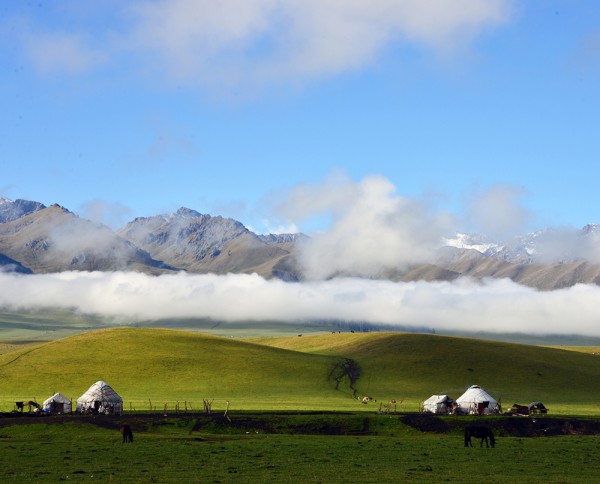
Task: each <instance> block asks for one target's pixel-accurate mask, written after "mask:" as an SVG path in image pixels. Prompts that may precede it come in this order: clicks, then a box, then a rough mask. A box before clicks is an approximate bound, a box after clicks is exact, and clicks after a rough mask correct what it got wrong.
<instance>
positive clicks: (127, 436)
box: [119, 424, 133, 444]
mask: <svg viewBox="0 0 600 484" xmlns="http://www.w3.org/2000/svg"><path fill="white" fill-rule="evenodd" d="M119 432H121V435H122V436H123V443H126V442H131V443H132V444H133V432H132V431H131V427H130V426H129V425H127V424H123V425H121V428H120V429H119Z"/></svg>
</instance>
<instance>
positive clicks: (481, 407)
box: [422, 385, 502, 415]
mask: <svg viewBox="0 0 600 484" xmlns="http://www.w3.org/2000/svg"><path fill="white" fill-rule="evenodd" d="M422 410H423V412H426V413H440V414H454V415H465V414H466V415H491V414H494V413H501V412H502V409H501V408H500V404H499V403H498V401H497V400H496V399H495V398H493V397H492V396H490V394H489V393H487V392H486V391H485V390H484V389H483V388H481V387H480V386H479V385H473V386H471V387H469V388H468V390H467V391H466V392H465V393H463V394H462V395H461V396H460V397H458V398H457V399H456V400H452V399H451V398H450V397H448V395H432V396H431V397H429V398H428V399H427V400H425V401H424V402H423V407H422Z"/></svg>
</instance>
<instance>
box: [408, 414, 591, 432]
mask: <svg viewBox="0 0 600 484" xmlns="http://www.w3.org/2000/svg"><path fill="white" fill-rule="evenodd" d="M401 421H402V423H404V424H406V425H409V426H411V427H413V428H415V429H418V430H420V431H421V432H434V433H447V432H452V431H456V430H462V429H463V428H464V427H466V426H467V425H473V424H474V420H473V419H470V418H469V419H466V418H462V417H447V418H440V417H436V416H434V415H427V414H413V415H405V416H403V417H401ZM477 425H484V426H486V427H489V428H490V429H492V430H493V431H494V432H497V433H498V434H500V435H505V436H510V437H543V436H555V435H600V421H598V420H591V419H581V418H568V417H564V418H563V417H548V416H545V417H490V418H486V417H481V418H478V419H477Z"/></svg>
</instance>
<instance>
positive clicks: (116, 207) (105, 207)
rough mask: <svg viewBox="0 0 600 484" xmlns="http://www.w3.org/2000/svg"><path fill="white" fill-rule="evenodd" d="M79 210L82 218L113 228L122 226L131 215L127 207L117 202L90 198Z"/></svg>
mask: <svg viewBox="0 0 600 484" xmlns="http://www.w3.org/2000/svg"><path fill="white" fill-rule="evenodd" d="M79 212H80V214H81V216H82V217H83V218H86V219H88V220H91V221H92V222H94V223H96V224H103V225H106V226H108V227H111V228H113V229H115V228H119V227H121V226H123V225H124V224H125V223H126V222H128V221H129V217H130V216H131V209H130V208H129V207H127V206H125V205H123V204H122V203H119V202H108V201H104V200H90V201H89V202H86V203H84V204H83V205H82V206H81V207H80V209H79Z"/></svg>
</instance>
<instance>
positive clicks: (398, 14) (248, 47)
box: [13, 0, 511, 88]
mask: <svg viewBox="0 0 600 484" xmlns="http://www.w3.org/2000/svg"><path fill="white" fill-rule="evenodd" d="M94 8H95V9H96V10H95V11H94V13H95V15H91V14H90V13H89V11H88V12H87V14H83V13H82V8H81V7H80V6H78V5H77V4H76V3H75V4H73V5H70V6H67V7H63V8H62V9H61V10H60V12H52V13H53V14H54V15H57V16H58V15H59V16H60V17H59V18H60V19H61V21H60V24H61V26H60V27H59V28H57V29H56V30H55V31H47V30H43V29H41V28H39V26H38V25H37V24H35V23H33V21H32V20H31V19H25V20H22V19H21V20H19V22H20V23H21V27H24V33H23V28H20V31H21V33H20V37H21V40H24V43H25V47H26V51H27V54H28V56H29V58H30V59H32V61H33V62H34V63H35V65H36V66H37V67H38V68H40V69H41V70H43V71H46V72H58V71H65V72H67V73H79V72H82V71H85V70H89V69H94V68H97V67H98V66H100V65H102V64H104V63H105V62H107V61H110V62H112V64H113V65H117V63H118V62H126V63H127V65H126V66H124V68H126V69H129V68H130V67H132V66H135V67H137V68H138V69H139V70H140V71H142V72H144V73H147V71H148V70H151V71H153V72H155V73H157V74H160V75H161V76H166V77H167V78H168V79H170V80H173V81H176V82H178V83H187V84H191V85H210V86H212V87H220V88H232V87H235V88H241V87H245V88H255V87H261V86H264V85H269V84H272V83H277V82H282V81H283V82H289V81H291V82H293V83H298V82H300V83H302V82H306V81H313V80H318V79H319V78H321V77H322V76H330V75H336V74H339V73H342V72H345V71H348V70H356V69H361V68H363V67H365V66H367V65H369V64H370V63H372V62H374V61H375V60H376V59H377V58H378V56H380V55H381V54H382V53H383V52H384V51H385V50H386V49H387V48H389V47H390V46H392V45H395V44H400V45H401V44H412V45H417V46H425V47H426V48H427V49H430V50H431V51H433V52H434V53H436V54H443V55H445V54H447V53H448V52H451V51H456V50H459V51H460V50H461V49H462V47H464V46H466V45H468V44H469V42H470V41H471V40H472V39H473V38H474V37H476V36H477V35H478V34H480V33H481V32H483V31H485V30H486V29H488V28H494V27H497V26H498V25H500V24H502V23H504V22H506V21H507V20H508V19H509V17H510V15H511V12H510V10H511V9H510V0H454V1H452V2H449V1H440V0H371V1H364V0H244V1H240V0H220V1H214V0H152V1H150V0H140V1H137V2H129V3H125V4H123V3H119V2H105V3H100V4H98V3H96V4H95V7H94ZM96 17H98V18H101V19H103V22H100V21H98V20H97V19H96ZM69 20H71V22H69ZM13 23H14V22H13ZM70 25H73V27H70ZM107 25H109V26H108V27H107Z"/></svg>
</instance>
